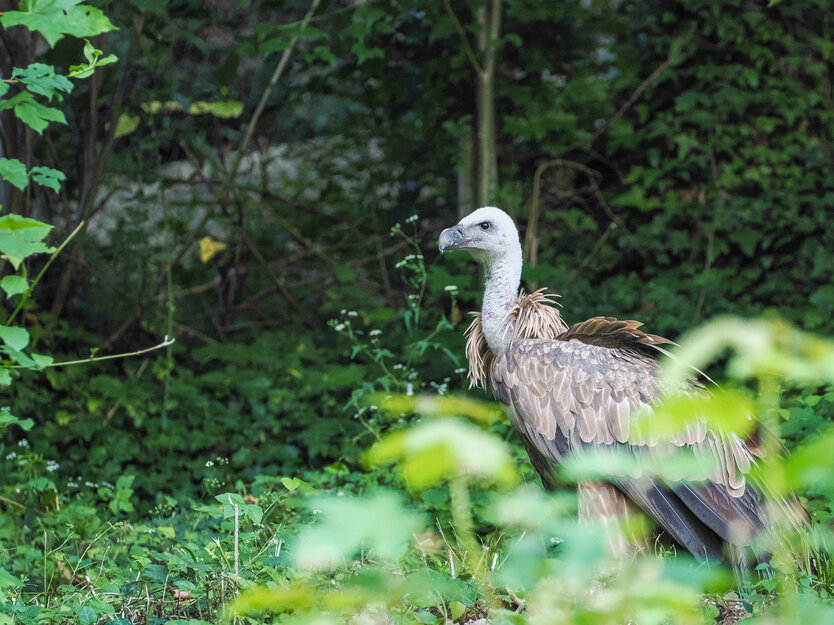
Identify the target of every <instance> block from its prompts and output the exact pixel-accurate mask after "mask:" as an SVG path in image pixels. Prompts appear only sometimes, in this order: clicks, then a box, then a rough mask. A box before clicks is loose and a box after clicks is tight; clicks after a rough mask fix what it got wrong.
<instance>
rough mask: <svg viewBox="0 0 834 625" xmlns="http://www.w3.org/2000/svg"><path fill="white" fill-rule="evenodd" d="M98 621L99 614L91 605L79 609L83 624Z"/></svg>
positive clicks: (89, 624) (79, 618) (79, 616)
mask: <svg viewBox="0 0 834 625" xmlns="http://www.w3.org/2000/svg"><path fill="white" fill-rule="evenodd" d="M96 621H98V615H97V614H96V611H95V610H93V608H91V607H90V606H88V605H85V606H82V607H81V609H80V610H78V622H79V623H81V625H92V624H93V623H95V622H96Z"/></svg>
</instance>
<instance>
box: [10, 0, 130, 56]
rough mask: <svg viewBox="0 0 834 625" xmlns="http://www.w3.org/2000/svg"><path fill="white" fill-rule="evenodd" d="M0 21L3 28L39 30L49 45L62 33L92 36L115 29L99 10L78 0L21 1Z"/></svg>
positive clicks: (60, 36) (53, 43) (62, 35)
mask: <svg viewBox="0 0 834 625" xmlns="http://www.w3.org/2000/svg"><path fill="white" fill-rule="evenodd" d="M0 23H1V24H3V27H4V28H11V27H12V26H25V27H26V28H28V29H29V30H32V31H36V32H39V33H41V34H42V35H43V37H44V39H46V41H47V42H48V43H49V45H50V46H54V45H55V44H56V43H57V42H58V41H59V40H60V39H61V38H62V37H64V35H72V36H74V37H92V36H93V35H98V34H100V33H104V32H107V31H110V30H114V29H115V26H113V24H111V23H110V20H109V19H107V17H106V16H105V15H104V13H102V12H101V9H97V8H96V7H92V6H89V5H85V4H81V0H22V1H21V3H20V10H19V11H6V12H4V13H3V15H2V16H0Z"/></svg>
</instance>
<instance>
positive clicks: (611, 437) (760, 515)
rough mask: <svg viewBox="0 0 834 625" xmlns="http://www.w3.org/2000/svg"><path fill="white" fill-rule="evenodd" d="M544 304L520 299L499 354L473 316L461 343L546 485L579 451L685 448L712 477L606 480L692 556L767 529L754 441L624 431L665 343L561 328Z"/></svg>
mask: <svg viewBox="0 0 834 625" xmlns="http://www.w3.org/2000/svg"><path fill="white" fill-rule="evenodd" d="M552 301H553V300H552V296H550V295H547V294H545V293H544V292H543V291H536V292H535V293H531V294H530V295H527V296H520V297H519V298H518V299H517V301H516V304H515V306H513V308H512V310H511V312H510V315H509V316H508V324H511V325H508V328H509V331H511V332H512V336H514V337H516V338H515V339H514V340H513V342H512V343H511V344H510V345H509V347H506V348H504V349H502V350H501V352H500V353H499V354H498V355H497V356H494V355H493V354H492V352H491V351H490V350H489V347H488V346H487V344H486V340H485V338H484V336H483V332H482V331H481V328H480V319H479V317H477V316H476V317H475V319H474V320H473V322H472V324H471V325H470V327H469V330H468V341H467V356H468V357H469V361H470V372H469V379H470V382H471V384H472V385H474V386H483V385H484V383H485V381H486V378H487V373H488V372H490V371H491V374H492V375H491V378H492V379H491V382H492V388H493V391H494V393H495V396H496V398H497V399H498V400H499V401H501V403H502V404H504V405H505V406H506V407H507V408H508V413H509V415H510V418H511V420H512V421H513V425H514V426H515V428H516V429H517V430H518V432H519V434H520V435H521V437H522V440H523V441H524V444H525V446H526V447H527V450H528V453H529V455H530V458H531V460H532V462H533V464H534V466H535V467H536V469H537V470H538V471H539V473H540V474H541V475H542V478H543V480H544V482H545V485H546V486H548V487H550V486H551V485H552V484H553V479H552V476H553V473H552V471H553V468H554V465H555V464H556V463H558V462H559V461H561V460H562V458H564V456H565V455H566V454H569V453H573V452H575V451H578V450H579V449H581V448H583V447H585V446H589V445H598V446H606V447H612V448H617V449H624V450H627V451H628V452H629V453H652V454H670V453H674V452H675V449H679V448H681V447H689V448H691V449H692V450H693V451H694V452H695V453H696V454H699V455H704V454H709V455H710V456H712V457H713V458H714V460H715V467H716V469H715V471H714V473H713V474H712V475H704V476H702V477H703V480H702V481H700V482H696V483H689V484H678V485H677V486H666V485H663V484H660V483H656V482H654V481H652V480H650V479H648V478H641V479H638V480H631V479H616V478H615V479H612V481H613V483H615V484H616V485H617V487H618V488H619V490H620V491H622V492H623V493H625V494H626V495H628V496H629V498H631V499H632V500H633V501H635V502H636V503H637V504H638V505H639V506H640V507H641V508H643V509H644V510H645V511H646V512H647V513H649V514H650V515H651V516H653V517H654V518H655V519H656V520H657V521H658V522H659V523H660V524H661V525H662V526H663V527H664V528H665V529H666V530H667V531H669V532H670V534H671V535H672V536H673V537H674V538H675V539H676V540H677V541H678V542H679V543H680V544H682V545H683V546H685V547H686V548H687V549H688V550H690V551H691V552H692V553H693V554H695V555H696V556H700V557H703V556H706V557H709V558H714V557H718V556H719V555H720V545H721V542H722V540H723V541H726V542H728V543H732V544H735V545H744V544H749V542H750V540H751V539H752V537H753V536H754V535H755V534H756V533H757V532H758V531H760V530H761V529H762V528H763V527H764V526H765V525H766V519H765V513H764V510H763V507H762V504H761V499H760V496H759V494H758V493H757V492H756V490H755V489H753V488H752V487H750V485H748V484H747V483H746V474H747V473H748V472H749V470H750V468H751V462H753V461H754V458H755V457H757V456H760V454H761V451H760V450H759V449H758V446H757V445H756V444H755V441H751V443H752V444H751V445H750V447H748V446H747V445H746V444H745V442H744V441H742V440H741V439H740V438H738V437H737V436H735V435H734V434H731V433H722V432H716V431H713V430H710V429H708V428H707V427H705V425H704V424H703V423H694V424H690V425H689V426H687V427H686V428H685V430H684V431H682V432H680V433H679V434H678V435H677V436H674V437H672V438H671V439H664V440H658V438H657V436H655V435H654V434H652V433H651V432H649V434H648V435H647V436H646V437H644V438H641V437H639V436H638V435H637V433H635V432H632V431H631V427H630V422H631V419H632V417H633V416H634V415H635V414H636V412H637V411H638V410H644V409H648V408H649V406H650V403H651V402H652V401H653V399H654V396H655V393H656V390H657V381H656V377H655V359H656V357H657V356H658V354H659V353H660V352H665V350H663V349H662V347H659V346H662V345H668V344H673V343H672V341H669V340H668V339H665V338H663V337H659V336H655V335H651V334H647V333H645V332H643V331H641V330H639V327H640V325H641V324H640V323H638V322H636V321H630V320H626V321H620V320H617V319H614V318H611V317H594V318H593V319H589V320H587V321H585V322H582V323H579V324H577V325H574V326H572V327H571V328H569V329H568V328H566V326H565V325H564V323H563V322H562V320H561V317H560V316H559V313H558V310H557V309H556V308H554V307H553V306H550V305H549V304H551V303H552ZM693 390H697V389H693ZM754 454H755V455H754ZM783 503H786V504H787V507H789V508H794V507H795V506H792V505H790V502H783ZM798 517H801V515H798ZM800 522H801V519H800Z"/></svg>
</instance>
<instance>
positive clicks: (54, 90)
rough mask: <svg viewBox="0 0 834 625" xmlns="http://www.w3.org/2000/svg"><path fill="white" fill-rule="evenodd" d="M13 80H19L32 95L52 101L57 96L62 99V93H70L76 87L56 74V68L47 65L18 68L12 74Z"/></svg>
mask: <svg viewBox="0 0 834 625" xmlns="http://www.w3.org/2000/svg"><path fill="white" fill-rule="evenodd" d="M12 78H16V79H18V80H19V81H20V82H22V83H23V84H24V85H26V88H27V89H28V90H29V91H31V92H32V93H37V94H39V95H42V96H44V97H46V98H47V99H48V100H52V98H53V97H55V96H56V95H57V96H58V97H59V98H60V93H59V92H61V91H63V92H64V93H69V92H71V91H72V89H73V87H74V86H75V85H73V84H72V82H71V81H70V80H69V79H68V78H67V77H66V76H62V75H61V74H56V73H55V68H54V67H53V66H52V65H45V64H43V63H32V64H31V65H29V66H28V67H25V68H22V69H21V68H19V67H16V68H15V69H14V71H13V72H12Z"/></svg>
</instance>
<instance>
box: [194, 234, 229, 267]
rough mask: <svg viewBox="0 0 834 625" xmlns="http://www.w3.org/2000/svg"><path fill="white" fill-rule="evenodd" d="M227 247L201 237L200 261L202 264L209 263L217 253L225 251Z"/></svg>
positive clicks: (209, 238)
mask: <svg viewBox="0 0 834 625" xmlns="http://www.w3.org/2000/svg"><path fill="white" fill-rule="evenodd" d="M226 247H227V245H226V244H225V243H222V242H220V241H215V240H214V239H212V238H211V237H203V238H202V239H200V260H201V261H202V262H204V263H207V262H209V261H210V260H211V259H212V258H214V255H215V254H217V253H218V252H222V251H223V250H225V249H226Z"/></svg>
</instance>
